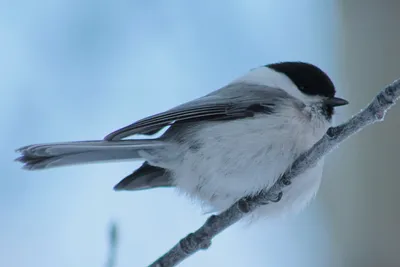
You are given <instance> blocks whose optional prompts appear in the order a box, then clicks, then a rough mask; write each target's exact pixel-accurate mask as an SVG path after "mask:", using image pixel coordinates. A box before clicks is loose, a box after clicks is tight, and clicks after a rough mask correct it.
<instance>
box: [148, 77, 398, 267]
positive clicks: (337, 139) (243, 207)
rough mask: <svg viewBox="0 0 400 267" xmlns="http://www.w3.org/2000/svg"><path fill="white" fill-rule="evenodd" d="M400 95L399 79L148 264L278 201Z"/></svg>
mask: <svg viewBox="0 0 400 267" xmlns="http://www.w3.org/2000/svg"><path fill="white" fill-rule="evenodd" d="M399 97H400V79H398V80H396V81H394V82H393V83H392V84H390V85H388V86H387V87H386V88H385V89H384V90H382V91H381V92H380V93H379V94H378V95H377V96H376V97H375V98H374V100H373V101H372V102H371V103H370V104H369V105H368V107H366V108H365V109H364V110H362V111H361V112H359V113H358V114H357V115H355V116H354V117H352V118H351V119H349V120H348V121H347V122H345V123H343V124H341V125H339V126H336V127H331V128H329V129H328V131H327V132H326V134H325V135H324V136H323V137H322V139H321V140H319V141H318V142H317V143H316V144H315V145H314V146H313V147H312V148H311V149H310V150H308V151H307V152H305V153H304V154H302V155H300V157H298V158H297V159H296V160H295V161H294V163H293V164H292V166H291V167H290V168H289V169H288V170H287V171H286V172H285V173H284V174H283V175H282V176H281V178H280V179H279V180H278V181H277V182H276V183H275V184H274V185H273V186H272V187H271V188H270V189H268V190H263V191H261V192H260V193H259V194H257V195H256V196H252V197H245V198H242V199H240V200H239V201H238V202H236V203H235V204H234V205H232V206H231V207H230V208H229V209H227V210H225V211H224V212H222V213H220V214H218V215H212V216H210V217H209V218H208V219H207V221H206V222H205V223H204V225H203V226H201V227H200V228H199V229H198V230H197V231H195V232H194V233H191V234H189V235H187V236H186V237H184V238H183V239H181V240H180V241H179V242H178V243H177V244H176V245H175V246H174V247H173V248H171V249H170V250H169V251H168V252H167V253H165V254H164V255H163V256H161V257H160V258H159V259H157V260H156V261H155V262H154V263H152V264H151V265H150V267H172V266H176V265H177V264H179V263H180V262H182V261H183V260H184V259H186V258H188V257H189V256H191V255H193V254H194V253H196V252H198V251H199V250H202V249H207V248H209V247H210V245H211V240H212V239H213V238H214V237H215V236H216V235H218V234H219V233H221V232H222V231H223V230H225V229H226V228H228V227H229V226H231V225H232V224H234V223H236V222H237V221H239V220H240V219H242V218H243V217H244V216H246V215H248V214H249V213H251V212H252V211H254V210H255V209H256V208H257V207H259V206H261V205H266V204H272V205H273V202H278V201H279V200H280V199H281V197H282V188H284V187H286V186H290V184H291V182H292V180H293V179H295V178H296V176H298V175H299V174H301V173H303V172H304V171H306V170H307V169H308V168H310V167H312V166H315V165H316V164H317V163H318V161H319V160H320V159H322V157H324V156H325V155H326V154H328V153H329V152H331V151H332V150H333V149H335V148H336V147H337V146H338V144H339V143H341V142H343V141H344V140H345V139H347V138H348V137H350V136H351V135H353V134H355V133H357V132H359V131H360V130H361V129H363V128H365V127H366V126H368V125H370V124H373V123H375V122H378V121H383V119H384V116H385V114H386V112H387V111H388V110H389V108H390V107H391V106H393V105H394V103H395V101H396V100H397V99H398V98H399Z"/></svg>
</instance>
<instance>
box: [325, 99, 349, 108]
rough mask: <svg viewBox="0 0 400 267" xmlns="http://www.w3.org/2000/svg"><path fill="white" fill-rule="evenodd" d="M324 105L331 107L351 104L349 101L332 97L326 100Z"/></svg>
mask: <svg viewBox="0 0 400 267" xmlns="http://www.w3.org/2000/svg"><path fill="white" fill-rule="evenodd" d="M324 104H325V105H327V106H331V107H338V106H344V105H347V104H349V101H347V100H344V99H343V98H339V97H331V98H328V99H325V100H324Z"/></svg>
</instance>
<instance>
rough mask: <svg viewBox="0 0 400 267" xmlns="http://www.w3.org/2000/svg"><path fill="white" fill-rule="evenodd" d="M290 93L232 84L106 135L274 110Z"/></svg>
mask: <svg viewBox="0 0 400 267" xmlns="http://www.w3.org/2000/svg"><path fill="white" fill-rule="evenodd" d="M283 96H285V97H286V98H287V97H288V95H287V94H286V93H285V92H284V91H283V90H281V89H276V88H271V87H267V86H263V85H254V84H242V83H241V84H232V85H229V86H227V87H224V88H221V89H219V90H217V91H215V92H213V93H211V94H208V95H206V96H204V97H201V98H199V99H196V100H193V101H190V102H187V103H185V104H182V105H180V106H177V107H175V108H172V109H170V110H167V111H165V112H161V113H158V114H155V115H152V116H149V117H146V118H144V119H141V120H139V121H137V122H135V123H132V124H130V125H128V126H126V127H123V128H121V129H118V130H116V131H114V132H112V133H110V134H109V135H107V136H106V137H105V138H104V139H105V140H107V141H114V140H121V139H123V138H125V137H128V136H131V135H135V134H145V135H149V134H154V133H157V132H158V131H160V130H161V129H162V128H164V127H165V126H169V125H172V124H174V123H179V124H182V123H185V122H193V121H205V120H232V119H240V118H247V117H252V116H254V114H255V113H258V112H262V113H266V114H270V113H272V112H273V111H274V106H275V104H276V101H279V99H282V97H283Z"/></svg>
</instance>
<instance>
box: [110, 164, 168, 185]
mask: <svg viewBox="0 0 400 267" xmlns="http://www.w3.org/2000/svg"><path fill="white" fill-rule="evenodd" d="M173 186H174V185H173V183H172V179H171V173H170V172H169V171H168V170H166V169H164V168H160V167H156V166H152V165H150V164H148V163H147V162H144V163H143V165H142V166H141V167H140V168H138V169H137V170H135V171H134V172H133V173H132V174H130V175H128V176H126V177H125V178H124V179H122V180H121V181H120V182H119V183H118V184H117V185H115V186H114V190H117V191H121V190H129V191H134V190H145V189H150V188H157V187H173Z"/></svg>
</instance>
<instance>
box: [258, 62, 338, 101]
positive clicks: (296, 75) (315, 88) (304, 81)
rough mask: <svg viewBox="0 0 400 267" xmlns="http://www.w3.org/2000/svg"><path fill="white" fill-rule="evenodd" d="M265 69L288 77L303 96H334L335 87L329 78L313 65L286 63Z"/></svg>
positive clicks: (272, 65) (275, 64)
mask: <svg viewBox="0 0 400 267" xmlns="http://www.w3.org/2000/svg"><path fill="white" fill-rule="evenodd" d="M265 67H268V68H271V69H273V70H275V71H277V72H281V73H283V74H285V75H286V76H288V77H289V79H291V80H292V82H293V83H294V84H295V85H296V86H297V87H298V88H299V90H300V91H301V92H302V93H304V94H307V95H318V96H325V97H334V96H335V93H336V90H335V86H334V84H333V82H332V81H331V79H330V78H329V76H328V75H327V74H326V73H325V72H324V71H322V70H321V69H320V68H318V67H317V66H315V65H313V64H310V63H305V62H299V61H293V62H291V61H287V62H279V63H274V64H269V65H265Z"/></svg>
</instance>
